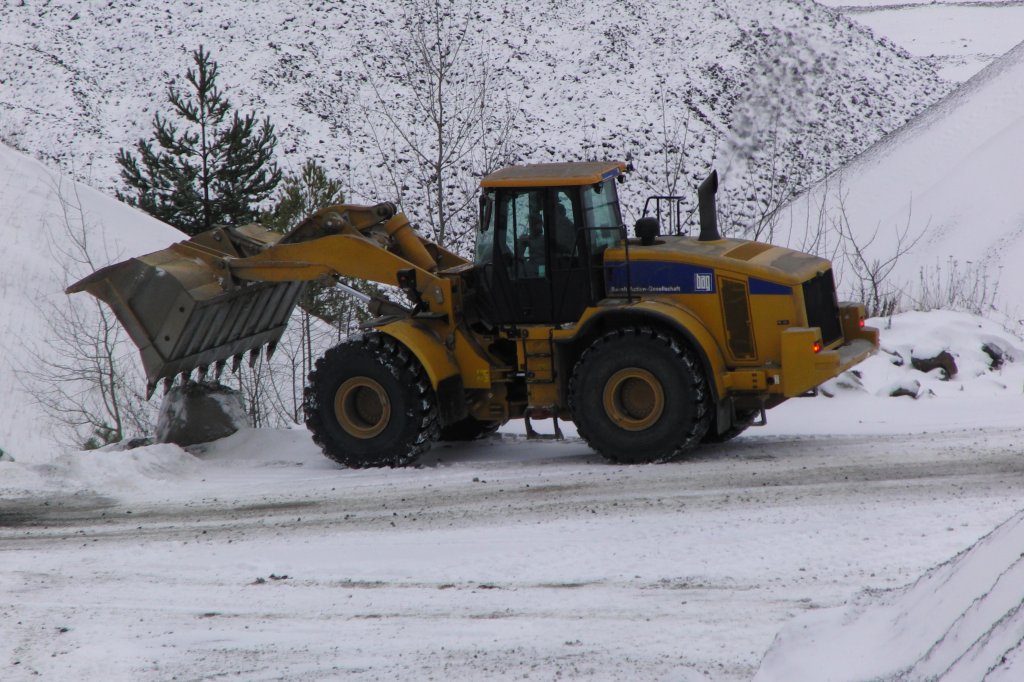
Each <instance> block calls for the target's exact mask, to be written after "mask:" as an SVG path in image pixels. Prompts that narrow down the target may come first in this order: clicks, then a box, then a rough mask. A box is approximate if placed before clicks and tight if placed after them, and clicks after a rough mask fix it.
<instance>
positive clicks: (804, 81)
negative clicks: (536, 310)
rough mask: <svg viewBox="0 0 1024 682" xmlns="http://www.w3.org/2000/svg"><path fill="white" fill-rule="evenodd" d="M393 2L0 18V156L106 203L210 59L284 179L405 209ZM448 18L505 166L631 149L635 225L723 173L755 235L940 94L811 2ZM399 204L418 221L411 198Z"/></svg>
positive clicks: (13, 13) (99, 10)
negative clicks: (482, 90) (467, 57)
mask: <svg viewBox="0 0 1024 682" xmlns="http://www.w3.org/2000/svg"><path fill="white" fill-rule="evenodd" d="M400 5H401V3H393V2H385V1H383V0H377V1H372V0H357V1H356V2H348V3H330V4H323V3H311V2H308V0H284V1H282V2H274V3H250V2H243V1H242V0H217V1H216V2H191V1H187V2H178V3H150V2H138V3H81V2H47V3H38V2H26V3H19V2H13V1H8V2H4V3H3V5H2V12H3V21H2V22H0V50H2V51H3V54H4V59H3V60H2V62H0V140H2V141H6V142H7V143H8V144H10V145H12V146H15V147H16V148H18V149H21V150H24V151H27V152H28V153H30V154H32V155H33V156H36V157H37V158H41V159H46V160H48V161H50V162H52V163H55V164H57V165H59V167H61V168H63V169H64V170H65V172H68V173H71V174H72V175H74V176H75V177H78V178H80V179H81V178H83V177H84V178H86V179H88V180H89V181H90V182H91V183H92V184H93V185H94V186H97V187H100V188H104V189H108V190H109V189H110V188H112V187H113V186H114V185H115V184H116V169H115V165H114V155H115V153H116V151H117V150H118V149H119V148H120V147H128V146H130V145H132V144H134V142H135V140H137V139H138V138H139V137H142V136H149V134H150V129H151V122H152V118H153V114H154V113H155V112H157V111H161V110H163V109H165V108H166V103H165V91H166V86H167V84H168V83H169V82H171V81H172V80H173V79H175V78H178V79H179V80H180V76H181V74H182V73H183V72H184V69H185V67H186V66H187V65H188V52H189V51H190V50H192V49H195V48H196V47H197V46H198V45H200V44H203V45H205V46H206V47H207V48H208V49H209V50H210V51H211V53H212V55H213V58H214V59H215V60H217V61H218V62H219V64H220V66H221V82H222V83H223V84H224V85H227V86H229V93H228V94H229V96H230V97H231V98H232V100H233V101H234V103H235V104H236V106H238V107H239V108H241V109H243V110H249V109H256V110H257V111H259V112H260V113H261V114H266V115H268V116H270V117H271V119H272V120H273V121H274V122H275V123H276V124H277V126H278V132H279V136H280V146H279V153H280V157H281V163H282V165H283V166H284V167H285V168H286V169H287V170H297V169H298V168H299V166H300V165H301V164H302V162H303V161H305V160H306V159H307V158H309V157H317V158H319V159H321V160H322V161H323V162H324V163H325V164H326V165H327V166H328V167H329V168H330V169H331V170H332V171H333V172H335V173H336V174H339V175H341V176H343V177H344V178H345V181H346V184H347V185H348V190H349V192H350V194H351V195H352V196H353V197H354V198H357V199H360V200H364V199H375V200H383V199H388V200H391V199H395V198H397V197H394V196H393V194H394V191H393V190H392V189H391V187H392V185H391V183H390V180H389V178H388V174H387V170H388V169H393V168H398V169H399V171H400V174H403V175H406V176H408V175H410V173H408V169H407V168H406V167H405V166H404V165H403V164H407V163H408V159H405V158H403V157H402V156H401V155H399V156H398V157H396V158H392V159H390V160H389V161H388V162H387V164H386V165H387V166H388V168H381V165H382V158H381V157H382V153H381V151H380V149H379V148H378V147H377V145H376V144H375V143H374V141H373V139H372V135H371V134H370V131H369V130H368V126H367V120H368V114H367V112H366V108H367V107H369V108H371V109H373V108H381V107H386V108H388V109H393V110H394V111H396V112H399V113H401V112H402V111H403V107H405V106H406V105H407V100H408V93H407V91H406V90H404V89H403V88H401V87H399V86H398V85H397V84H396V83H394V82H392V79H393V78H394V74H395V66H394V61H393V52H394V50H393V49H392V48H393V46H394V43H395V41H402V40H404V39H407V37H408V33H407V30H406V29H403V27H402V21H401V18H400V12H399V9H398V8H399V6H400ZM453 6H454V7H455V8H456V13H459V14H462V13H465V14H466V16H468V17H469V18H470V27H471V28H470V36H471V38H470V40H471V42H472V43H473V49H474V50H479V51H478V52H474V53H473V55H472V57H471V59H472V60H486V61H488V62H489V63H490V64H491V65H492V70H493V73H492V74H491V87H492V88H493V90H494V95H493V101H492V105H494V106H496V107H500V106H503V105H504V104H505V103H507V104H508V105H510V106H511V107H512V108H513V109H515V110H518V111H519V117H518V121H517V127H518V136H517V137H518V139H519V144H518V145H517V146H516V151H517V154H516V155H517V156H518V157H520V158H521V159H523V160H530V161H547V160H561V159H581V158H598V157H602V158H608V157H614V158H621V157H623V156H625V154H627V153H628V152H633V153H634V154H636V156H637V161H638V166H639V173H638V176H639V179H640V180H641V181H640V182H634V183H631V184H630V185H627V188H629V191H630V192H631V193H632V195H633V196H632V197H631V202H630V203H631V204H632V205H631V206H630V208H631V209H632V210H633V211H637V210H638V209H639V208H640V207H639V205H638V202H639V199H640V197H641V195H646V194H649V193H651V192H652V191H655V190H657V191H658V192H660V193H664V192H665V191H667V190H668V189H669V187H668V185H670V184H671V182H670V179H666V177H665V175H666V174H665V165H666V163H668V164H669V165H672V164H673V163H675V162H677V161H680V160H681V161H682V162H683V173H682V182H681V184H680V185H679V186H678V187H677V190H679V191H681V192H683V193H689V192H691V191H692V186H694V185H695V182H696V181H698V180H699V179H701V178H703V177H704V175H705V174H706V173H707V172H708V170H709V167H710V166H711V165H712V163H714V164H716V165H718V166H719V168H720V170H728V171H729V173H728V174H727V177H726V181H725V183H724V192H725V195H724V196H723V198H722V204H723V207H728V206H733V207H735V209H734V210H733V211H732V215H733V218H734V219H735V220H736V221H737V225H743V224H746V223H747V222H749V221H751V220H753V219H754V218H755V217H756V216H757V215H759V214H760V211H761V210H763V208H764V205H765V204H771V203H772V201H773V200H774V199H775V197H774V196H773V192H774V193H777V192H778V190H779V186H780V183H781V184H782V185H787V184H790V185H791V184H794V183H799V182H803V181H807V180H809V179H813V178H816V177H820V176H821V175H823V174H824V172H825V171H827V170H831V169H835V168H836V167H838V166H839V165H840V164H841V163H842V162H843V161H844V160H846V159H848V158H849V157H850V156H852V155H853V154H855V153H857V152H859V151H861V150H862V149H864V148H865V147H867V146H868V145H870V144H871V143H872V142H874V141H876V140H878V139H879V138H880V137H882V135H884V134H885V133H886V132H888V131H890V130H893V129H895V128H896V127H898V126H899V125H900V124H902V123H904V122H905V121H907V120H908V119H909V118H910V117H912V116H913V115H914V114H916V113H918V112H919V111H921V110H922V109H923V108H924V107H926V106H927V105H928V104H929V103H931V102H933V101H935V100H936V99H937V98H938V97H939V96H941V95H942V94H944V92H945V91H946V90H947V88H948V85H946V84H944V83H942V82H941V81H939V80H938V79H937V77H936V76H935V74H934V72H933V71H932V70H931V69H930V67H928V66H927V65H926V64H924V63H922V62H919V61H916V60H914V59H913V58H911V57H910V56H909V55H908V54H907V53H905V52H903V51H901V50H900V49H898V48H896V47H895V46H894V45H892V44H891V43H888V42H877V41H876V40H875V38H874V37H873V36H872V35H871V34H870V33H869V32H867V31H866V30H865V29H863V28H861V27H859V26H857V25H855V24H854V23H852V22H851V21H849V20H848V19H846V18H844V17H843V16H842V15H840V14H837V13H835V12H833V11H831V10H828V9H825V8H823V7H821V6H820V5H817V4H815V3H813V2H811V1H810V0H785V1H784V2H779V1H778V0H756V1H753V2H725V1H722V0H713V1H711V2H708V1H707V0H686V1H685V2H678V1H677V0H659V1H658V2H640V1H638V0H599V1H598V2H587V1H584V0H543V1H541V2H531V3H511V4H510V3H506V2H504V1H502V0H474V1H472V2H470V0H455V2H454V5H453ZM368 74H369V75H371V76H372V77H373V79H374V80H375V82H377V83H380V84H383V86H384V88H385V90H386V92H385V93H384V94H385V96H386V100H385V101H386V102H387V103H386V104H381V103H379V102H378V100H377V99H376V96H375V95H374V94H373V93H372V89H371V88H370V86H369V81H368V80H367V75H368ZM666 150H667V155H666V153H665V152H666ZM680 151H681V152H682V154H683V156H682V157H680V156H679V153H680ZM737 152H739V157H738V158H739V160H738V161H736V162H733V161H732V156H733V155H734V154H736V153H737ZM747 155H752V156H751V158H749V159H748V158H746V157H747ZM748 161H749V164H748V163H747V162H748ZM464 170H465V172H464V175H465V176H466V177H468V176H469V175H470V174H471V173H472V172H473V171H475V170H479V169H478V168H473V167H470V166H467V167H466V168H465V169H464ZM670 175H671V173H670ZM779 176H785V177H784V178H782V177H779ZM406 203H407V204H409V205H407V206H405V207H404V208H405V209H406V211H407V212H409V213H410V214H412V215H414V216H419V217H421V218H422V212H423V211H424V210H425V209H426V205H425V202H424V201H422V200H421V198H420V197H419V196H416V195H411V196H410V197H409V198H407V200H406Z"/></svg>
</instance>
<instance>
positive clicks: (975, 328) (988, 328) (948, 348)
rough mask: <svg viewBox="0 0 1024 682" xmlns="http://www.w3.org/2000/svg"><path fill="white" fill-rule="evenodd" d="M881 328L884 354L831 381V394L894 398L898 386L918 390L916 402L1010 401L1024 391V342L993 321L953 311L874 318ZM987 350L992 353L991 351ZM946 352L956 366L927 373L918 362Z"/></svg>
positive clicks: (828, 390)
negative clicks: (952, 369)
mask: <svg viewBox="0 0 1024 682" xmlns="http://www.w3.org/2000/svg"><path fill="white" fill-rule="evenodd" d="M868 324H870V325H872V326H875V327H878V328H879V329H880V330H881V338H880V351H879V353H878V354H877V355H875V356H873V357H871V358H869V359H867V360H865V361H864V362H862V363H861V364H860V365H858V366H857V367H855V368H854V369H852V370H850V371H848V372H845V373H843V374H842V375H840V376H839V377H836V378H835V379H832V380H830V381H827V382H825V384H823V385H822V387H821V391H822V393H823V394H824V395H826V396H837V397H842V396H845V395H849V394H857V393H867V394H869V395H873V396H878V397H882V398H887V397H890V396H891V395H892V393H893V391H894V390H895V389H896V388H898V387H911V386H914V387H916V388H915V390H914V396H912V397H915V398H921V399H929V398H935V397H939V396H941V397H954V398H959V399H961V400H964V399H969V398H974V397H979V396H998V397H1006V395H1007V394H1012V395H1020V394H1022V393H1024V364H1021V363H1019V362H1015V361H1016V360H1021V359H1024V342H1021V340H1020V339H1018V338H1017V337H1016V336H1014V335H1013V334H1011V333H1009V332H1008V331H1006V329H1004V328H1003V327H1001V326H1000V325H998V324H996V323H995V322H993V321H991V320H986V319H984V318H981V317H978V316H977V315H970V314H968V313H961V312H954V311H948V310H934V311H931V312H909V313H902V314H900V315H896V316H894V317H892V318H885V319H880V318H876V319H872V320H870V321H868ZM986 349H988V350H987V351H986ZM943 352H946V353H948V354H949V355H950V357H952V359H953V361H954V362H955V366H956V373H955V374H954V375H953V376H946V373H945V372H944V371H943V370H941V369H932V370H931V371H922V370H920V369H916V368H915V367H914V362H915V361H918V362H920V361H923V360H928V359H931V358H935V357H936V356H938V355H940V354H941V353H943Z"/></svg>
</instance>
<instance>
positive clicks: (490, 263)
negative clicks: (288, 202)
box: [68, 162, 878, 467]
mask: <svg viewBox="0 0 1024 682" xmlns="http://www.w3.org/2000/svg"><path fill="white" fill-rule="evenodd" d="M627 170H628V168H627V166H626V165H625V164H623V163H618V162H587V163H554V164H535V165H523V166H512V167H508V168H504V169H502V170H500V171H497V172H496V173H493V174H491V175H488V176H487V177H485V178H484V179H483V181H482V182H481V188H482V192H481V196H480V211H479V231H478V234H477V240H476V254H475V259H474V260H473V261H468V260H466V259H464V258H462V257H460V256H458V255H456V254H454V253H451V252H449V251H447V250H445V249H444V248H442V247H441V246H439V245H437V244H435V243H432V242H430V241H428V240H426V239H424V238H422V237H421V236H419V235H418V234H417V233H416V232H415V231H414V229H413V228H412V226H411V225H410V224H409V221H408V220H407V219H406V217H405V216H404V215H403V214H401V213H400V212H398V211H397V209H396V207H395V206H394V205H393V204H389V203H382V204H377V205H375V206H356V205H338V206H330V207H327V208H324V209H322V210H320V211H318V212H317V213H315V214H313V215H312V216H310V217H309V218H307V219H306V220H305V221H304V222H302V223H301V224H300V225H298V226H297V227H296V228H295V229H294V230H292V231H291V232H290V233H288V234H286V235H284V236H281V235H279V234H277V233H274V232H270V231H268V230H265V229H263V228H262V227H260V226H258V225H248V226H244V227H238V228H230V227H223V228H217V229H214V230H211V231H209V232H205V233H203V234H200V235H198V236H196V237H193V238H192V239H189V240H188V241H184V242H180V243H177V244H174V245H172V246H170V247H169V248H167V249H164V250H162V251H157V252H155V253H151V254H149V255H145V256H140V257H138V258H133V259H131V260H128V261H126V262H123V263H119V264H116V265H112V266H109V267H107V268H104V269H102V270H99V271H97V272H96V273H94V274H93V275H91V276H89V277H87V278H85V279H83V280H81V281H80V282H78V283H76V284H74V285H72V286H71V287H69V288H68V292H69V293H71V292H77V291H88V292H90V293H91V294H93V295H94V296H97V297H98V298H100V299H102V300H103V301H105V302H106V303H107V304H108V305H109V306H110V307H111V309H112V310H113V311H114V313H115V314H116V315H117V317H118V319H119V320H120V321H121V323H122V324H123V325H124V327H125V328H126V330H127V331H128V333H129V335H130V336H131V338H132V339H133V340H134V342H135V343H136V345H137V346H138V347H139V349H140V351H141V354H142V361H143V365H144V367H145V371H146V374H147V377H148V381H149V389H150V393H152V391H153V389H154V388H155V386H156V385H157V384H158V383H159V382H160V381H161V380H162V381H163V382H164V384H165V386H170V385H171V384H172V382H173V381H174V380H175V378H176V377H179V376H180V377H182V378H183V380H187V379H188V378H189V377H190V375H191V373H192V372H193V371H194V370H199V373H200V374H202V375H205V373H206V372H207V371H208V370H209V368H213V369H214V370H215V371H216V372H217V373H218V374H219V372H220V371H221V370H222V369H223V368H224V367H225V365H226V364H227V363H228V362H232V363H233V365H234V366H235V367H236V368H237V366H238V363H240V362H241V361H242V359H243V356H244V355H245V354H246V353H248V354H249V356H250V359H255V358H258V354H259V352H260V349H261V348H263V347H266V348H267V352H268V353H272V352H273V349H274V346H275V344H276V343H277V341H278V339H279V338H280V336H281V334H282V332H283V331H284V329H285V326H286V324H287V323H288V320H289V317H290V315H291V313H292V310H293V308H294V306H295V305H296V301H297V300H298V298H299V295H300V293H301V292H302V289H303V287H304V286H305V283H307V282H311V281H328V282H335V283H337V286H340V287H342V288H344V289H345V290H346V291H348V292H349V293H351V294H353V295H357V296H363V294H360V293H359V292H357V291H355V290H353V289H351V288H348V287H345V285H344V284H342V283H341V282H340V281H339V280H340V279H341V278H343V277H344V278H357V279H362V280H370V281H373V282H379V283H383V284H386V285H392V286H394V287H398V288H399V289H400V290H401V291H403V292H404V293H405V294H406V296H407V298H408V299H409V302H410V305H408V306H405V305H399V304H396V303H394V302H391V301H387V300H383V299H379V298H377V299H370V298H369V297H366V298H367V299H369V300H368V303H369V306H370V309H371V310H372V312H373V314H374V315H377V317H376V318H375V319H372V320H370V321H369V322H368V323H366V324H365V325H364V326H365V332H364V333H363V334H361V335H359V336H357V337H355V338H350V339H349V340H347V341H345V342H343V343H341V344H339V345H338V346H336V347H335V348H332V349H331V350H329V351H328V352H327V353H326V354H325V355H324V356H323V357H322V358H320V359H319V360H317V362H316V367H315V369H314V370H313V371H312V372H311V373H310V375H309V383H308V386H307V387H306V390H305V414H306V424H307V426H308V427H309V429H310V431H311V432H312V435H313V439H314V440H315V441H316V442H317V443H318V444H319V445H320V447H322V449H323V451H324V454H326V455H327V456H328V457H330V458H331V459H333V460H335V461H337V462H340V463H342V464H345V465H347V466H350V467H375V466H404V465H408V464H410V463H413V462H415V461H416V459H417V457H418V456H419V455H420V454H421V453H423V452H424V451H425V450H426V449H427V448H428V447H429V446H430V444H431V443H432V442H433V441H435V440H437V439H442V440H463V439H471V438H475V437H478V436H480V435H482V434H485V433H487V432H489V431H493V430H495V429H496V428H498V427H499V426H500V425H502V424H504V423H506V422H507V421H509V420H511V419H525V420H526V428H527V432H528V433H529V434H531V435H534V434H535V432H534V430H533V428H532V424H531V420H537V419H551V418H554V419H555V426H556V429H557V425H558V421H557V420H558V419H562V420H571V421H573V422H575V423H576V426H577V428H578V430H579V433H580V435H581V436H582V437H583V438H585V439H586V441H587V443H589V444H590V446H591V447H593V448H594V449H595V450H597V451H598V452H600V453H601V454H602V455H604V456H605V457H606V458H608V459H610V460H613V461H616V462H624V463H636V462H660V461H665V460H668V459H671V458H673V457H676V456H677V455H679V454H681V453H683V452H686V451H688V450H690V449H691V448H693V447H695V446H697V445H698V444H700V443H701V442H721V441H724V440H727V439H729V438H731V437H733V436H735V435H737V434H738V433H740V432H741V431H743V430H744V429H745V428H747V427H748V426H750V425H756V424H763V423H764V421H765V410H766V409H768V408H771V407H774V406H776V405H778V404H779V403H781V402H783V401H784V400H786V399H787V398H792V397H796V396H801V395H804V394H807V393H808V392H811V391H813V390H814V389H815V388H816V387H817V386H818V385H819V384H820V383H822V382H823V381H825V380H827V379H829V378H832V377H834V376H836V375H837V374H839V373H840V372H842V371H844V370H846V369H848V368H850V367H852V366H854V365H855V364H857V363H858V362H860V361H861V360H863V359H864V358H866V357H867V356H868V355H870V354H871V353H873V352H874V351H875V350H877V347H878V332H877V330H874V329H871V328H867V327H864V309H863V306H862V305H859V304H855V303H839V302H838V301H837V298H836V291H835V285H834V282H833V277H832V270H831V266H830V263H829V262H828V261H827V260H824V259H821V258H818V257H815V256H812V255H808V254H804V253H799V252H796V251H792V250H789V249H785V248H782V247H778V246H772V245H770V244H763V243H759V242H754V241H748V240H742V239H723V238H722V237H721V236H720V235H719V232H718V227H717V215H716V209H715V192H716V191H717V175H716V174H714V173H712V175H711V176H709V177H708V179H707V180H706V181H705V182H704V183H702V185H701V186H700V188H699V190H698V201H699V203H698V206H699V210H700V223H701V231H700V235H699V236H696V237H692V236H686V235H681V234H665V235H662V234H660V232H661V230H660V227H661V224H660V221H659V219H658V217H656V216H654V215H651V216H646V217H644V218H642V219H641V220H639V221H638V222H637V225H636V232H637V237H635V238H627V234H626V230H625V227H624V225H623V222H622V217H621V213H620V210H619V201H618V194H617V184H618V183H619V182H621V181H623V180H624V179H625V175H626V172H627ZM669 199H678V197H675V198H669ZM660 205H661V203H660V200H659V201H658V206H659V207H660ZM670 222H677V223H678V222H679V221H670Z"/></svg>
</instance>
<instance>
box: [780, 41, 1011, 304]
mask: <svg viewBox="0 0 1024 682" xmlns="http://www.w3.org/2000/svg"><path fill="white" fill-rule="evenodd" d="M1022 110H1024V43H1021V44H1020V45H1018V46H1017V47H1015V48H1014V49H1012V50H1011V51H1010V52H1008V53H1007V54H1005V55H1004V56H1002V57H1001V58H999V59H998V60H996V61H994V62H993V63H992V64H991V65H990V66H989V67H987V68H986V69H985V70H983V71H982V72H980V73H979V74H978V75H977V76H975V77H974V78H972V79H971V80H970V81H968V82H967V83H965V84H963V85H962V86H960V88H958V89H957V90H956V91H954V92H953V93H952V94H951V95H949V96H948V97H947V98H946V99H944V100H943V101H941V102H940V103H938V104H936V105H935V106H933V107H932V108H930V109H929V110H928V111H926V112H925V113H924V114H922V115H921V116H919V117H917V118H916V119H914V121H912V122H911V123H910V124H908V125H907V126H906V127H904V128H903V129H902V130H900V131H898V132H896V133H894V134H892V135H889V136H888V137H886V138H884V139H883V140H882V141H881V142H879V143H878V144H876V145H875V146H873V147H872V148H871V149H869V150H868V151H867V152H865V153H864V154H863V155H861V156H860V157H859V158H858V159H856V160H855V161H854V162H853V163H851V164H849V165H848V166H847V167H846V168H845V169H844V170H843V171H841V172H839V173H837V174H835V175H834V176H832V177H831V178H829V179H828V180H827V181H826V182H824V183H822V184H821V185H819V186H817V187H816V188H815V189H814V190H813V191H811V192H810V193H809V194H807V195H805V196H804V197H802V198H800V199H798V200H797V201H796V202H795V203H794V204H793V205H791V206H790V207H789V208H788V209H787V210H785V211H784V212H783V213H782V214H781V215H780V216H779V222H778V225H777V227H776V231H775V235H774V241H775V242H776V243H784V244H787V245H789V246H792V247H794V248H797V249H802V250H808V249H815V248H816V249H818V250H819V251H823V252H828V253H829V254H830V255H832V254H834V253H836V252H837V251H838V252H840V253H841V252H842V251H843V248H842V245H840V244H838V243H837V237H836V234H837V229H839V227H840V226H842V225H844V224H845V225H846V227H845V228H844V229H845V230H847V231H851V232H852V233H853V235H854V237H855V241H856V244H857V246H858V247H860V248H861V249H863V251H864V254H865V260H866V261H867V262H869V263H870V262H872V261H883V262H884V261H886V260H888V259H889V258H890V257H892V255H893V254H895V253H896V251H897V248H898V245H899V244H901V243H902V246H903V248H904V249H909V251H908V252H907V253H906V254H905V255H904V256H903V257H901V258H900V259H899V260H898V262H897V263H896V267H895V270H894V271H893V273H892V274H891V275H890V277H889V282H890V283H891V284H893V285H895V286H896V287H897V288H898V289H901V290H902V291H903V292H904V294H905V296H904V304H905V305H908V306H910V307H917V306H928V307H931V306H935V305H937V306H939V307H942V306H944V305H946V304H948V303H949V302H950V300H951V299H953V298H956V297H960V298H961V299H963V300H962V301H961V303H962V304H965V305H967V307H971V306H974V307H975V309H979V310H980V309H984V308H989V309H991V308H992V307H994V308H996V309H997V310H1001V311H1004V312H1006V313H1008V314H1009V315H1011V316H1014V317H1020V314H1019V313H1020V312H1021V311H1020V310H1019V309H1018V307H1019V303H1018V301H1017V292H1018V291H1020V290H1022V289H1024V268H1021V267H1020V266H1019V264H1020V263H1021V262H1022V261H1024V240H1022V239H1021V238H1020V237H1021V234H1022V232H1024V196H1022V195H1021V192H1020V188H1021V186H1024V164H1021V163H1020V159H1019V151H1020V150H1021V149H1024V118H1022V117H1021V114H1020V112H1021V111H1022ZM851 246H852V245H851V244H846V250H847V251H849V250H850V247H851ZM835 260H836V261H837V263H836V270H837V273H838V274H839V277H840V281H841V285H840V288H841V289H844V290H845V291H853V290H854V287H855V285H856V283H857V282H856V277H855V275H854V273H853V272H852V270H851V268H850V267H849V266H844V262H843V258H842V256H841V255H840V256H839V257H838V258H836V259H835ZM915 304H916V305H915Z"/></svg>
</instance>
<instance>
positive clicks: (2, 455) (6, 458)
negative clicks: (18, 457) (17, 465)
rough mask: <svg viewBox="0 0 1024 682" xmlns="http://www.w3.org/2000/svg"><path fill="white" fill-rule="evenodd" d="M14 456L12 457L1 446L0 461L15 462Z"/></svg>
mask: <svg viewBox="0 0 1024 682" xmlns="http://www.w3.org/2000/svg"><path fill="white" fill-rule="evenodd" d="M13 461H14V458H13V457H11V456H10V455H9V454H8V453H7V452H6V451H5V450H4V449H3V448H0V462H13Z"/></svg>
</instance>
